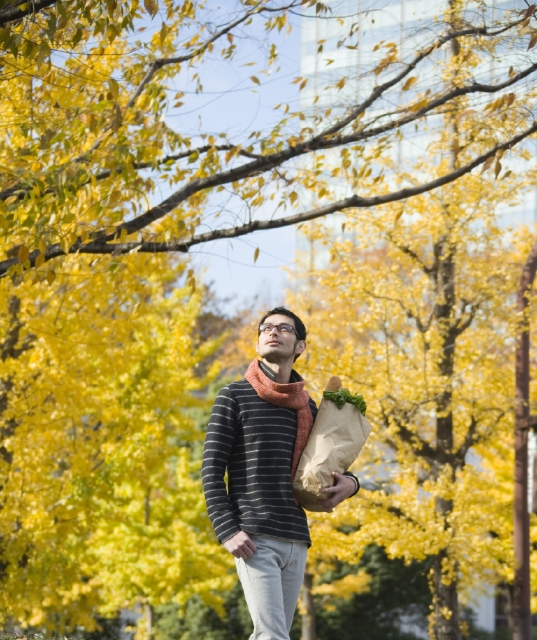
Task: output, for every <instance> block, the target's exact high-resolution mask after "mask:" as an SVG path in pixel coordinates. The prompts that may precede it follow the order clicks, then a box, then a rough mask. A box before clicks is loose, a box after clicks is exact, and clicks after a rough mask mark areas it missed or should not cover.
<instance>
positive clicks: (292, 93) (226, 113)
mask: <svg viewBox="0 0 537 640" xmlns="http://www.w3.org/2000/svg"><path fill="white" fill-rule="evenodd" d="M226 5H228V6H229V7H236V5H235V3H234V2H233V0H224V1H223V2H222V3H220V7H221V8H223V9H224V10H225V7H226ZM215 6H216V3H215ZM289 22H290V23H291V26H292V29H291V31H290V32H288V33H286V32H285V31H284V32H282V33H281V34H275V33H273V34H271V36H270V38H271V41H276V42H277V46H278V52H279V60H278V65H279V67H280V70H279V71H278V72H276V71H274V72H273V73H271V74H270V75H265V74H264V72H263V69H264V68H265V65H264V60H265V56H264V54H263V48H264V47H265V44H264V41H265V34H264V30H263V23H262V21H261V20H258V21H257V24H256V23H254V24H253V25H251V26H250V27H249V28H248V31H249V32H252V31H253V39H252V42H251V43H250V42H248V39H244V38H242V37H241V36H242V35H243V34H241V33H240V32H238V33H234V36H235V38H236V39H237V40H238V41H239V42H240V47H239V51H240V52H241V53H240V54H239V55H237V56H236V57H235V58H234V59H233V61H232V62H231V63H230V64H225V63H223V62H222V59H221V57H220V56H216V55H215V56H214V60H213V61H211V62H209V64H206V65H205V66H204V67H203V70H200V76H201V78H202V80H203V93H201V94H195V93H194V92H193V88H194V82H193V80H192V77H191V76H192V74H193V73H194V71H195V70H187V71H186V72H185V73H184V74H183V73H181V74H180V75H179V76H178V77H177V79H176V80H175V81H174V83H173V84H172V86H170V92H172V91H181V92H184V93H185V96H184V97H182V98H181V101H182V102H183V103H184V104H183V106H182V107H180V108H179V109H178V110H173V109H171V110H170V111H169V112H168V114H167V116H166V121H167V123H168V124H169V125H171V126H173V127H174V129H176V130H178V131H180V132H185V133H186V134H188V135H191V136H194V137H195V136H196V134H197V133H198V132H199V131H200V129H202V130H203V131H205V132H207V133H212V134H214V135H215V136H216V135H218V133H220V132H222V131H226V132H228V133H230V134H231V135H230V137H231V138H232V139H238V140H240V139H241V138H242V139H245V138H246V137H247V136H245V132H248V133H249V132H250V131H252V130H263V129H266V128H268V127H270V126H271V124H274V123H275V122H276V121H278V120H279V119H280V118H281V111H278V110H275V109H274V107H275V106H276V104H277V103H282V104H286V103H289V104H290V107H291V109H293V107H294V106H297V105H298V100H299V95H298V88H297V86H296V85H293V84H292V80H293V79H294V78H295V77H296V76H298V75H299V72H300V17H299V16H289ZM215 23H216V24H218V18H215ZM243 33H244V32H243ZM226 44H227V42H226ZM252 61H253V62H254V64H251V63H252ZM252 75H255V76H256V77H258V78H259V80H260V85H257V84H254V83H253V82H252V80H251V76H252ZM161 195H163V194H161ZM223 207H225V204H223ZM230 207H231V213H233V211H232V208H233V205H232V204H230ZM228 213H229V210H228ZM271 213H272V211H270V210H269V209H267V210H265V211H264V212H263V214H262V215H263V216H265V217H268V216H270V215H271ZM296 238H297V232H296V229H295V228H294V227H287V228H284V229H277V230H271V231H263V232H258V233H254V234H251V235H247V236H244V237H242V238H236V239H233V240H218V241H215V242H213V243H210V244H204V245H202V246H198V247H193V248H192V250H191V252H190V258H191V260H192V265H193V267H194V269H195V271H196V273H197V274H201V275H202V278H203V280H204V281H205V282H206V283H211V284H212V286H213V289H214V290H215V292H216V293H217V295H218V297H220V298H221V299H223V300H224V302H223V308H224V310H225V311H227V312H229V313H232V312H233V311H235V310H237V309H243V308H245V307H248V305H249V304H253V301H254V299H257V303H256V306H259V305H260V304H261V306H264V305H272V304H274V305H276V304H281V303H282V302H283V301H284V298H285V288H286V278H287V276H286V272H285V268H288V267H292V265H293V263H294V260H295V249H296ZM257 248H259V256H258V259H257V260H256V262H255V264H254V252H255V250H256V249H257Z"/></svg>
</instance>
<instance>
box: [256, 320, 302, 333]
mask: <svg viewBox="0 0 537 640" xmlns="http://www.w3.org/2000/svg"><path fill="white" fill-rule="evenodd" d="M272 329H276V330H277V331H278V333H296V330H295V328H294V327H293V325H292V324H287V323H285V322H284V323H283V324H269V323H268V322H264V323H263V324H260V325H259V333H270V332H271V331H272Z"/></svg>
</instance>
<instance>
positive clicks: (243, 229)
mask: <svg viewBox="0 0 537 640" xmlns="http://www.w3.org/2000/svg"><path fill="white" fill-rule="evenodd" d="M535 132H537V122H535V123H534V124H533V125H532V126H531V127H529V128H528V129H526V130H525V131H523V132H522V133H519V134H518V135H516V136H513V137H512V138H510V139H509V140H506V141H505V142H502V143H500V144H498V145H496V146H495V147H494V148H492V149H490V150H489V151H487V152H486V153H484V154H482V155H480V156H478V157H477V158H475V159H474V160H472V161H471V162H469V163H467V164H466V165H464V166H462V167H460V168H459V169H456V170H454V171H451V172H450V173H447V174H445V175H443V176H441V177H440V178H436V179H435V180H431V181H429V182H426V183H424V184H421V185H417V186H415V187H405V188H403V189H399V190H397V191H392V192H391V193H386V194H382V195H378V196H369V197H361V196H358V195H354V196H351V197H350V198H346V199H345V200H338V201H336V202H333V203H332V204H328V205H325V206H324V207H318V208H317V209H312V210H311V211H305V212H303V213H297V214H294V215H291V216H287V217H285V218H276V219H273V220H252V221H251V222H248V223H246V224H243V225H239V226H237V227H230V228H227V229H213V230H212V231H207V232H205V233H200V234H198V235H193V236H192V237H190V238H189V239H182V238H176V239H174V240H171V241H168V242H151V243H149V242H148V243H144V242H142V243H140V242H122V243H118V244H110V242H112V241H114V240H116V239H117V238H119V237H120V234H121V232H122V231H123V230H125V231H126V232H127V234H131V233H135V232H137V231H141V230H142V229H145V228H146V227H147V226H149V225H150V224H151V223H153V222H155V221H156V220H159V219H160V218H162V217H164V216H165V215H166V214H167V213H169V212H170V211H172V210H173V209H174V208H175V207H176V206H177V205H178V204H180V203H181V202H183V201H184V200H186V199H187V198H188V197H190V196H191V195H193V194H194V193H198V192H199V191H202V190H204V189H208V188H210V187H213V186H217V185H220V184H225V183H227V182H231V181H233V180H237V179H240V178H241V177H248V175H253V174H254V173H255V172H256V171H254V169H252V168H251V167H252V166H255V167H259V166H263V164H264V161H265V157H264V156H263V157H261V158H259V160H257V161H255V162H253V163H250V165H248V166H250V170H249V172H248V173H247V174H246V175H241V174H240V170H241V169H244V165H243V167H239V168H238V169H233V170H230V171H227V172H224V173H221V174H216V175H215V176H210V177H208V178H200V179H197V180H194V181H192V182H191V183H190V184H188V185H186V186H185V187H183V188H182V189H180V190H179V191H177V192H176V193H174V194H173V195H172V196H170V197H169V198H167V199H166V200H164V201H163V202H162V203H161V204H159V205H157V206H156V207H152V208H151V209H149V210H148V211H146V213H144V214H142V215H141V216H138V217H137V218H134V219H133V220H130V221H129V222H124V223H123V224H121V225H118V226H117V227H116V229H115V230H114V232H113V233H106V232H96V233H95V234H93V239H92V240H91V241H90V242H88V243H86V244H84V243H83V242H82V240H80V239H79V240H78V241H77V242H75V244H73V246H72V247H71V248H70V249H69V251H68V253H70V254H73V253H89V254H123V253H129V252H131V251H140V252H142V253H169V252H173V251H179V252H183V253H186V252H187V251H188V250H189V249H190V248H191V247H193V246H196V245H199V244H205V243H207V242H212V241H213V240H221V239H231V238H238V237H240V236H244V235H248V234H250V233H253V232H254V231H266V230H268V229H280V228H282V227H289V226H292V225H295V224H299V223H302V222H308V221H310V220H315V219H316V218H322V217H324V216H327V215H330V214H332V213H337V212H340V211H344V210H346V209H353V208H372V207H376V206H378V205H381V204H388V203H390V202H397V201H399V200H405V199H407V198H411V197H413V196H417V195H420V194H422V193H426V192H428V191H432V190H433V189H437V188H439V187H442V186H444V185H445V184H449V183H450V182H453V181H454V180H457V179H458V178H460V177H462V176H464V175H466V174H467V173H469V172H470V171H472V169H475V167H478V166H479V165H480V164H482V163H483V162H485V160H487V159H488V158H491V157H493V156H494V155H496V153H497V152H498V151H500V150H506V149H508V148H510V147H512V146H514V145H516V144H518V143H519V142H520V141H521V140H524V139H525V138H527V137H528V136H530V135H531V134H532V133H535ZM262 161H263V162H262ZM267 168H270V167H267ZM257 171H259V169H257ZM38 255H39V251H33V252H32V253H31V254H30V257H29V258H28V259H29V261H30V265H31V266H32V267H33V266H35V260H36V258H37V256H38ZM62 255H66V253H65V252H64V251H63V250H62V248H61V247H60V245H59V244H55V245H51V246H50V247H48V248H47V250H46V253H45V262H47V261H49V260H52V259H53V258H57V257H59V256H62ZM17 262H18V260H17V259H16V258H10V259H7V260H2V261H0V277H3V276H5V275H6V273H7V271H8V269H9V268H10V267H12V266H14V265H16V264H17Z"/></svg>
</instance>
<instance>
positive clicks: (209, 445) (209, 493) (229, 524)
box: [201, 387, 241, 543]
mask: <svg viewBox="0 0 537 640" xmlns="http://www.w3.org/2000/svg"><path fill="white" fill-rule="evenodd" d="M236 421H237V403H236V400H235V398H234V397H233V394H232V393H231V391H230V389H229V388H228V387H224V388H223V389H222V390H221V391H220V393H219V394H218V396H217V397H216V400H215V401H214V406H213V410H212V414H211V419H210V421H209V425H208V427H207V435H206V437H205V446H204V449H203V465H202V471H201V477H202V481H203V491H204V493H205V502H206V504H207V513H208V514H209V519H210V520H211V524H212V525H213V529H214V532H215V534H216V537H217V538H218V542H220V543H222V542H225V541H226V540H228V539H229V538H231V537H233V536H234V535H235V534H236V533H238V532H239V531H240V530H241V529H240V527H239V525H238V524H237V521H236V520H235V517H234V516H233V511H232V510H231V504H230V502H229V497H228V493H227V488H226V483H225V481H224V474H225V472H226V469H227V466H228V463H229V460H230V458H231V452H232V449H233V442H234V440H235V426H236Z"/></svg>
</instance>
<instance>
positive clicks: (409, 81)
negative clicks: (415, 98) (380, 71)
mask: <svg viewBox="0 0 537 640" xmlns="http://www.w3.org/2000/svg"><path fill="white" fill-rule="evenodd" d="M415 82H416V76H412V77H410V78H408V79H407V81H406V82H405V84H404V85H403V86H402V87H401V90H402V91H408V90H409V89H410V87H411V86H412V85H413V84H414V83H415Z"/></svg>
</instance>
